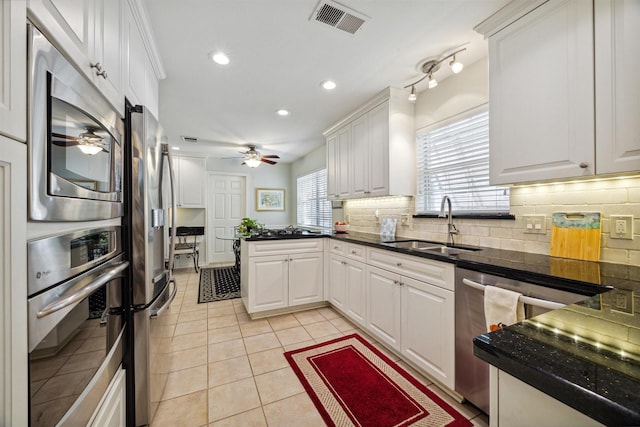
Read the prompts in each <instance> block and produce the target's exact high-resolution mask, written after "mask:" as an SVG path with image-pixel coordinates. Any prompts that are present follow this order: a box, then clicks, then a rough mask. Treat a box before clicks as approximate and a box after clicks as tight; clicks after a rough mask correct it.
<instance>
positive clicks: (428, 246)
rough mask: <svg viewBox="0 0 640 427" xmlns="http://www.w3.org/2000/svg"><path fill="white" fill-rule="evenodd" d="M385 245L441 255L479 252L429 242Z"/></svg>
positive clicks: (472, 249) (396, 242)
mask: <svg viewBox="0 0 640 427" xmlns="http://www.w3.org/2000/svg"><path fill="white" fill-rule="evenodd" d="M385 245H388V246H391V247H394V248H399V249H407V250H411V251H421V252H433V253H439V254H442V255H458V254H461V253H465V252H474V251H477V250H480V248H474V247H470V246H465V247H461V246H447V245H445V244H442V243H438V242H430V241H428V240H396V241H392V242H385Z"/></svg>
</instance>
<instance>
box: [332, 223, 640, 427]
mask: <svg viewBox="0 0 640 427" xmlns="http://www.w3.org/2000/svg"><path fill="white" fill-rule="evenodd" d="M332 238H334V239H337V240H341V241H347V242H353V243H358V244H363V245H367V246H372V247H378V248H384V249H388V250H392V251H396V252H402V253H407V254H411V255H415V256H421V257H425V258H431V259H438V260H442V261H446V262H451V263H454V264H456V266H457V267H461V268H466V269H470V270H475V271H480V272H484V273H489V274H493V275H499V276H504V277H508V278H512V279H516V280H521V281H526V282H531V283H536V284H539V285H542V286H548V287H553V288H557V289H564V290H569V291H572V292H577V293H583V294H585V300H584V301H582V302H580V303H577V304H572V305H569V306H567V307H564V308H561V309H558V310H554V311H551V312H548V313H546V314H543V315H540V316H536V317H534V318H531V319H528V320H525V321H524V322H521V323H518V324H516V325H512V326H509V327H507V328H505V329H502V330H499V331H496V332H492V333H487V334H484V335H481V336H479V337H476V338H475V340H474V352H475V354H476V356H478V357H480V358H481V359H483V360H485V361H486V362H488V363H490V364H492V365H494V366H496V367H497V368H499V369H501V370H503V371H505V372H507V373H509V374H511V375H513V376H514V377H516V378H519V379H520V380H522V381H524V382H525V383H527V384H529V385H531V386H533V387H535V388H537V389H539V390H541V391H543V392H544V393H546V394H548V395H549V396H552V397H554V398H555V399H558V400H559V401H561V402H563V403H565V404H567V405H569V406H571V407H573V408H575V409H577V410H578V411H580V412H582V413H584V414H586V415H588V416H589V417H591V418H593V419H595V420H597V421H599V422H601V423H603V424H606V425H616V426H622V425H640V313H636V312H635V310H636V307H640V267H638V266H631V265H623V264H613V263H605V262H591V261H581V260H573V259H564V258H556V257H551V256H547V255H542V254H530V253H524V252H517V251H507V250H498V249H490V248H482V250H480V251H476V252H466V253H462V254H459V255H456V256H445V255H440V254H434V253H426V252H424V251H416V250H407V249H399V248H393V247H390V246H389V245H388V244H385V242H384V241H382V240H381V239H380V236H377V235H373V234H358V233H350V234H340V235H334V236H332ZM397 239H398V240H401V239H402V238H397ZM588 295H592V296H591V297H589V296H588Z"/></svg>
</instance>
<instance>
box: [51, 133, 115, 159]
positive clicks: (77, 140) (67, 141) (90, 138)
mask: <svg viewBox="0 0 640 427" xmlns="http://www.w3.org/2000/svg"><path fill="white" fill-rule="evenodd" d="M98 130H100V129H99V128H92V127H87V129H86V132H83V133H81V134H80V135H79V136H77V137H76V136H71V135H64V134H60V133H55V132H52V133H51V143H52V144H54V145H57V146H60V147H68V146H74V145H75V146H77V147H78V148H79V149H80V151H82V152H83V153H85V154H88V155H94V154H97V153H99V152H101V151H105V152H107V153H108V152H109V150H107V148H106V146H105V144H104V143H103V140H104V137H103V136H100V135H96V134H95V132H96V131H98Z"/></svg>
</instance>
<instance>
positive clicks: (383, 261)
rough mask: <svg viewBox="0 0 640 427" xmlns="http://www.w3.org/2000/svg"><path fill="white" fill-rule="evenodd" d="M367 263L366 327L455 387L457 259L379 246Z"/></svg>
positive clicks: (410, 359) (431, 374) (417, 363)
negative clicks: (451, 260)
mask: <svg viewBox="0 0 640 427" xmlns="http://www.w3.org/2000/svg"><path fill="white" fill-rule="evenodd" d="M367 264H368V265H367V275H366V291H367V292H366V295H367V299H366V301H367V306H366V310H367V316H368V317H367V330H368V331H369V332H370V333H371V334H373V335H375V336H376V338H378V339H379V340H380V341H381V342H383V343H385V344H386V345H388V346H389V347H390V348H392V349H394V350H396V351H398V352H400V353H401V355H402V356H403V357H404V358H405V359H406V360H408V361H410V362H412V363H413V364H414V365H415V366H416V367H418V368H420V369H422V370H423V371H424V372H425V373H427V374H429V375H430V376H431V377H432V378H434V379H436V380H438V381H439V382H440V383H442V384H444V385H445V386H447V387H449V388H450V389H453V388H454V386H455V383H454V374H455V340H454V333H455V330H454V321H455V320H454V318H455V304H454V303H455V300H454V292H453V289H454V288H453V287H454V267H453V265H452V264H449V263H445V262H438V261H433V260H428V259H425V258H418V257H414V256H407V255H401V254H397V253H393V252H389V251H384V250H378V249H369V252H368V262H367ZM372 264H375V265H377V266H374V265H372ZM417 278H419V279H420V280H418V279H417Z"/></svg>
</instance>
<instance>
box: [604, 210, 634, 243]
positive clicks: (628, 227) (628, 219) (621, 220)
mask: <svg viewBox="0 0 640 427" xmlns="http://www.w3.org/2000/svg"><path fill="white" fill-rule="evenodd" d="M609 237H611V238H612V239H627V240H632V239H633V215H611V218H610V219H609Z"/></svg>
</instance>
